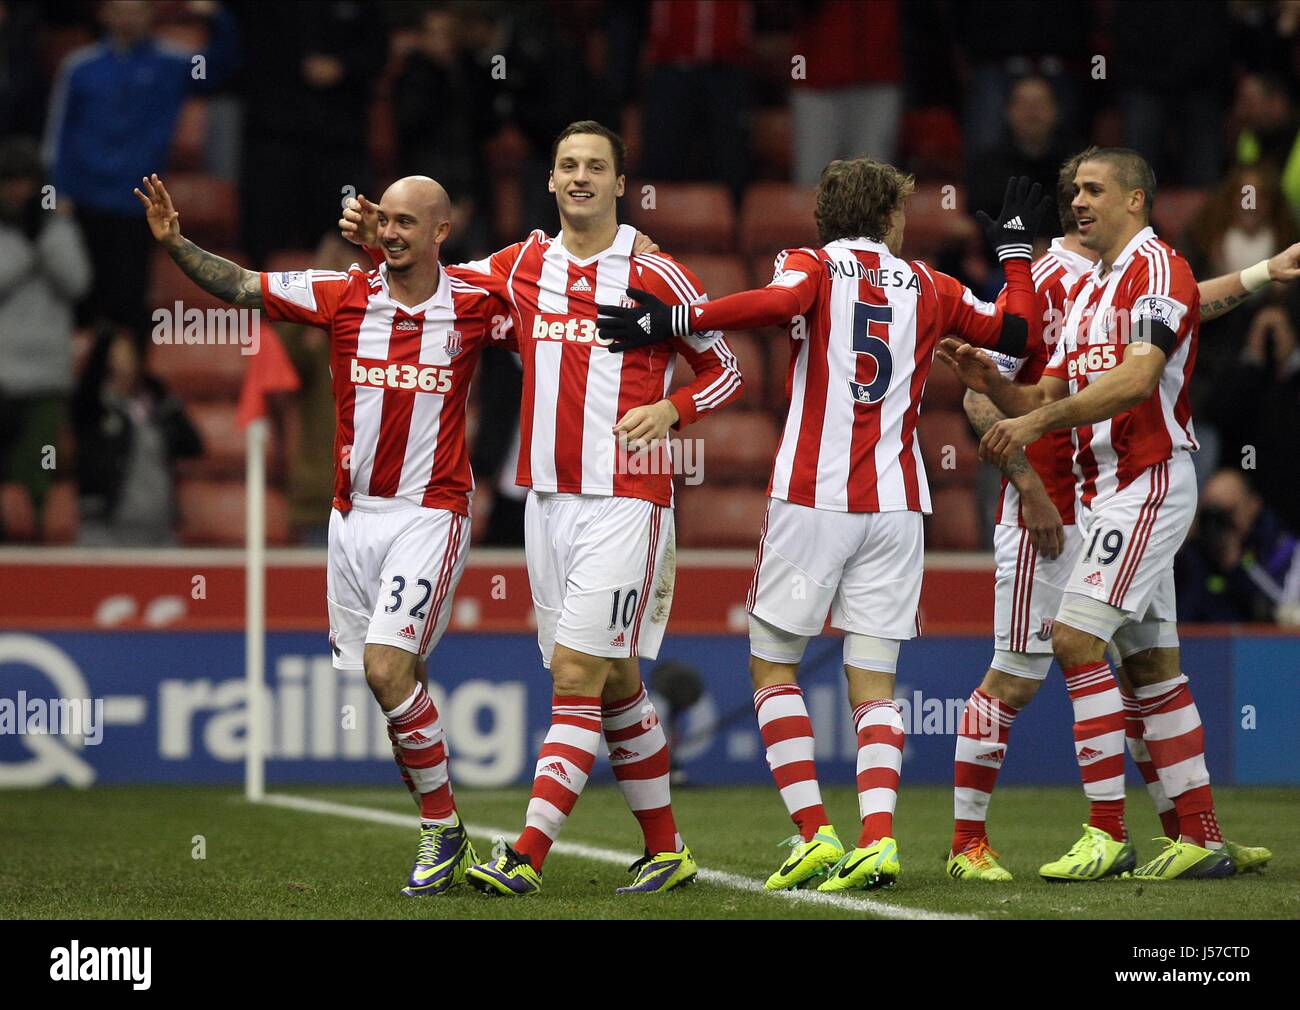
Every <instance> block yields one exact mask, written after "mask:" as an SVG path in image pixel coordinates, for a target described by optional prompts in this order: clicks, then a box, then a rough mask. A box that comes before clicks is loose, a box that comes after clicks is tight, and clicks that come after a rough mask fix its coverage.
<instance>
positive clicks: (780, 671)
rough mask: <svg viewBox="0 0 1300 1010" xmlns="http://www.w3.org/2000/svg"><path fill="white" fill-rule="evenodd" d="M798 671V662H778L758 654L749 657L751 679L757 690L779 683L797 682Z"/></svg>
mask: <svg viewBox="0 0 1300 1010" xmlns="http://www.w3.org/2000/svg"><path fill="white" fill-rule="evenodd" d="M798 672H799V664H798V663H776V662H773V661H772V660H770V659H760V658H759V657H758V656H753V655H751V656H750V657H749V679H750V681H751V682H752V683H753V685H754V690H755V691H760V690H762V689H763V688H765V687H775V686H776V685H778V684H794V683H797V675H798Z"/></svg>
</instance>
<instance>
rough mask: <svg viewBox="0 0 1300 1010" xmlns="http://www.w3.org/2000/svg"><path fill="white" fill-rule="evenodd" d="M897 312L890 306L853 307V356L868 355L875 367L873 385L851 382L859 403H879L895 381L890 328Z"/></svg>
mask: <svg viewBox="0 0 1300 1010" xmlns="http://www.w3.org/2000/svg"><path fill="white" fill-rule="evenodd" d="M893 321H894V310H893V308H892V307H891V306H889V305H872V304H870V303H869V302H855V303H854V305H853V353H854V354H865V355H867V356H868V357H869V358H871V359H872V360H874V361H875V363H876V377H875V378H874V379H872V380H871V381H870V382H866V383H863V382H855V381H854V380H853V379H850V380H849V389H850V390H851V391H852V392H853V399H855V400H857V402H858V403H879V402H880V401H881V400H883V399H884V398H885V393H887V392H888V391H889V380H890V379H892V378H893V377H894V357H893V355H892V354H891V353H890V351H889V342H888V339H887V338H888V337H889V324H890V323H892V322H893Z"/></svg>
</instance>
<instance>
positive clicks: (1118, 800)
mask: <svg viewBox="0 0 1300 1010" xmlns="http://www.w3.org/2000/svg"><path fill="white" fill-rule="evenodd" d="M1065 689H1066V690H1067V691H1068V692H1069V693H1070V704H1071V705H1073V706H1074V756H1075V760H1076V761H1078V762H1079V774H1080V776H1081V777H1082V778H1083V792H1084V795H1086V796H1087V797H1088V799H1089V800H1090V801H1091V809H1090V811H1089V815H1088V823H1089V824H1091V825H1092V826H1093V827H1094V828H1101V829H1102V830H1103V831H1105V832H1107V833H1108V834H1109V835H1110V836H1111V838H1113V839H1115V841H1117V842H1122V841H1124V840H1126V839H1127V838H1128V829H1127V828H1126V827H1125V826H1124V702H1123V701H1122V700H1121V699H1120V696H1119V684H1118V682H1117V681H1116V680H1115V675H1114V674H1113V673H1111V672H1110V663H1109V662H1108V661H1107V660H1105V659H1101V660H1098V661H1097V662H1095V663H1081V664H1079V665H1078V666H1072V667H1069V668H1068V669H1066V670H1065Z"/></svg>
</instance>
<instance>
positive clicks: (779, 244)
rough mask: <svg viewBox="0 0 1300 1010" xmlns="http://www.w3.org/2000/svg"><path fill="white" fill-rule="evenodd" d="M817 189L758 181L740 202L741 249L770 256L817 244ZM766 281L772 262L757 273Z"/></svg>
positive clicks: (788, 183)
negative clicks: (815, 212)
mask: <svg viewBox="0 0 1300 1010" xmlns="http://www.w3.org/2000/svg"><path fill="white" fill-rule="evenodd" d="M814 193H815V190H814V188H813V187H812V186H797V185H795V184H794V183H790V182H756V183H754V184H753V185H752V186H750V187H749V188H748V189H746V190H745V197H744V199H743V200H742V201H741V203H740V235H739V240H740V249H741V251H742V252H746V253H749V254H750V255H763V256H767V257H768V258H769V260H770V258H771V257H772V256H773V255H775V254H776V253H777V252H780V251H781V250H782V249H789V248H792V247H796V246H805V245H811V246H815V245H817V225H816V223H815V222H814V221H813V204H814ZM756 276H757V277H759V278H760V279H761V280H763V281H766V280H767V279H768V278H769V277H771V264H770V263H769V265H768V267H767V268H765V270H764V271H763V272H762V273H759V274H756Z"/></svg>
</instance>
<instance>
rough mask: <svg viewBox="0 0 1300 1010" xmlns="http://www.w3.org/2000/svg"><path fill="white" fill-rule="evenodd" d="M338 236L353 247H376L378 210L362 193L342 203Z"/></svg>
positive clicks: (377, 239)
mask: <svg viewBox="0 0 1300 1010" xmlns="http://www.w3.org/2000/svg"><path fill="white" fill-rule="evenodd" d="M339 234H340V235H342V236H343V237H344V238H345V239H347V240H348V241H349V242H351V243H352V244H353V245H368V246H373V245H376V244H377V243H378V241H379V208H378V207H377V206H376V205H375V204H373V203H371V202H370V201H369V200H367V199H366V197H365V194H364V193H358V194H357V195H356V196H350V197H348V198H347V200H345V201H344V203H343V216H342V217H341V218H339Z"/></svg>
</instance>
